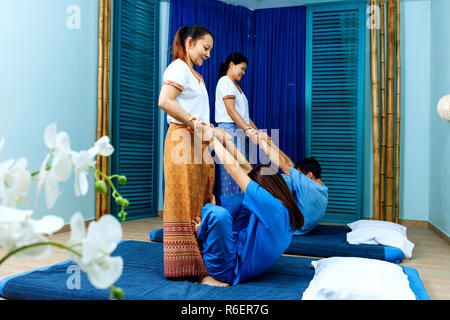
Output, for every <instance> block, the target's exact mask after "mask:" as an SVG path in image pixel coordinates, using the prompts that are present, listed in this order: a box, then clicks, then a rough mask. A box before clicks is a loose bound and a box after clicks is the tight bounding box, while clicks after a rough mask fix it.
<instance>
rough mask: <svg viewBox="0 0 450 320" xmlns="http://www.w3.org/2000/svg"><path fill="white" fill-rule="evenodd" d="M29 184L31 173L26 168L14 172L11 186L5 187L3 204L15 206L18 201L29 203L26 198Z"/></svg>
mask: <svg viewBox="0 0 450 320" xmlns="http://www.w3.org/2000/svg"><path fill="white" fill-rule="evenodd" d="M30 184H31V174H30V172H29V171H27V170H22V171H19V172H17V173H16V175H15V179H14V181H13V182H12V185H11V187H9V188H5V190H4V195H5V197H4V200H3V204H4V205H6V206H8V207H13V208H15V207H17V206H18V205H19V204H20V203H24V204H26V205H29V202H28V200H27V198H26V197H27V194H28V189H29V188H30Z"/></svg>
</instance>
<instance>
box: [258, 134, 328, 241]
mask: <svg viewBox="0 0 450 320" xmlns="http://www.w3.org/2000/svg"><path fill="white" fill-rule="evenodd" d="M256 135H257V136H256V137H255V138H254V139H255V141H257V142H258V144H259V146H260V148H261V149H263V150H264V152H265V153H266V154H267V156H268V157H269V159H270V160H271V161H272V163H273V164H274V165H275V166H277V167H279V168H280V169H281V170H282V171H283V172H284V173H285V174H286V175H285V176H284V177H285V178H286V182H287V184H288V186H289V187H290V189H291V191H292V194H293V196H294V199H295V202H296V203H297V205H298V207H299V208H300V210H301V211H302V213H303V216H304V218H305V223H304V225H303V227H302V228H301V229H300V230H297V231H296V232H295V233H294V234H296V235H303V234H307V233H309V232H311V231H312V230H314V228H315V227H316V226H317V225H318V224H319V222H320V220H322V218H323V216H324V215H325V210H326V208H327V203H328V188H327V187H326V186H325V185H324V184H323V182H322V170H321V167H320V163H319V161H317V160H316V159H315V158H305V159H303V160H301V161H299V162H297V163H296V164H295V166H294V164H293V162H292V161H291V159H289V157H288V156H287V155H286V154H284V153H283V152H282V151H281V150H280V149H279V148H278V147H277V146H276V145H275V144H274V143H272V141H270V140H268V139H267V138H266V136H264V135H259V134H256Z"/></svg>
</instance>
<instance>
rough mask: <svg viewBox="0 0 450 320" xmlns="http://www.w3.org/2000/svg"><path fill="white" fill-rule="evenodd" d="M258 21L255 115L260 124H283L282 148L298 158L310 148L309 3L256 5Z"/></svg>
mask: <svg viewBox="0 0 450 320" xmlns="http://www.w3.org/2000/svg"><path fill="white" fill-rule="evenodd" d="M254 21H255V22H254V23H255V43H254V50H255V55H254V56H253V61H252V62H251V63H250V65H252V66H255V68H254V70H253V72H252V82H251V84H252V88H251V91H250V94H249V97H248V99H249V104H250V105H251V106H252V107H251V108H250V117H251V118H252V120H253V121H254V122H255V124H256V126H257V127H258V128H264V129H268V130H269V132H270V130H271V129H279V139H280V140H279V144H280V149H281V150H283V151H284V152H285V153H286V154H287V155H288V156H289V157H290V158H291V159H292V161H294V162H296V161H299V160H301V159H302V158H303V157H304V154H305V141H304V140H305V125H304V114H305V43H306V39H305V37H306V9H305V7H289V8H276V9H261V10H256V11H255V17H254ZM256 66H257V67H256Z"/></svg>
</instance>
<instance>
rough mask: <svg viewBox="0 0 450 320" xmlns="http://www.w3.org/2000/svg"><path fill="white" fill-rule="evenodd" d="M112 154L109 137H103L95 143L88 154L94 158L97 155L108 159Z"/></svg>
mask: <svg viewBox="0 0 450 320" xmlns="http://www.w3.org/2000/svg"><path fill="white" fill-rule="evenodd" d="M113 152H114V147H113V146H112V145H111V144H110V143H109V137H108V136H103V137H101V138H100V139H98V140H97V142H95V144H94V146H93V147H92V148H90V149H89V154H90V155H91V156H96V155H97V154H99V155H101V156H103V157H109V156H110V155H111V154H112V153H113Z"/></svg>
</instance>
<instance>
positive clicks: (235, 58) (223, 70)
mask: <svg viewBox="0 0 450 320" xmlns="http://www.w3.org/2000/svg"><path fill="white" fill-rule="evenodd" d="M231 62H233V63H234V64H239V63H242V62H245V63H246V64H248V60H247V58H246V57H245V56H244V55H243V54H242V53H239V52H233V53H231V54H230V55H228V57H227V58H226V59H225V60H224V61H222V63H221V64H220V67H219V74H218V75H217V81H219V79H220V78H222V77H223V76H224V75H226V74H227V71H228V67H229V66H230V63H231Z"/></svg>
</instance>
